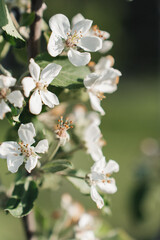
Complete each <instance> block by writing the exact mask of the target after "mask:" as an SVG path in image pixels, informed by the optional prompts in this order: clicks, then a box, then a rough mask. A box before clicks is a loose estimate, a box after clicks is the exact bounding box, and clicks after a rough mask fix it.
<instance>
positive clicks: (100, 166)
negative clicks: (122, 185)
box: [91, 157, 106, 174]
mask: <svg viewBox="0 0 160 240" xmlns="http://www.w3.org/2000/svg"><path fill="white" fill-rule="evenodd" d="M105 167H106V160H105V157H102V158H101V159H100V160H99V161H97V162H95V164H93V166H92V167H91V172H96V173H98V174H103V173H104V170H105Z"/></svg>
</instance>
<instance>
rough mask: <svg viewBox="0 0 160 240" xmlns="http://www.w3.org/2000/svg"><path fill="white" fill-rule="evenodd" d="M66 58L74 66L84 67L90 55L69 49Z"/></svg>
mask: <svg viewBox="0 0 160 240" xmlns="http://www.w3.org/2000/svg"><path fill="white" fill-rule="evenodd" d="M68 58H69V61H70V62H71V63H72V64H73V65H74V66H85V65H86V64H88V63H89V61H90V59H91V55H90V53H86V52H84V53H80V52H78V51H76V50H73V49H70V50H69V51H68Z"/></svg>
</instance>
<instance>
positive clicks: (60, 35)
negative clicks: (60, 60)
mask: <svg viewBox="0 0 160 240" xmlns="http://www.w3.org/2000/svg"><path fill="white" fill-rule="evenodd" d="M91 25H92V21H91V20H88V19H83V20H82V21H79V22H78V23H76V24H75V25H74V26H73V28H72V30H71V27H70V23H69V20H68V18H67V17H66V16H65V15H63V14H56V15H54V16H52V17H51V18H50V20H49V26H50V28H51V30H52V34H51V36H50V39H49V42H48V52H49V54H50V55H51V56H53V57H56V56H58V55H59V54H61V53H62V51H63V50H65V51H66V52H67V55H68V58H69V61H70V62H71V63H72V64H73V65H75V66H84V65H86V64H87V63H88V62H89V61H90V59H91V56H90V53H88V52H80V51H79V49H82V50H84V51H89V52H96V51H98V50H99V49H101V48H102V40H101V39H100V38H98V37H97V36H86V33H87V32H88V31H89V29H90V27H91Z"/></svg>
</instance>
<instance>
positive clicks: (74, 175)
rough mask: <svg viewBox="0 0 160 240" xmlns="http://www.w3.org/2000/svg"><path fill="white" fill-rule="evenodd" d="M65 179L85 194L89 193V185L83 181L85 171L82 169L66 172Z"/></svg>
mask: <svg viewBox="0 0 160 240" xmlns="http://www.w3.org/2000/svg"><path fill="white" fill-rule="evenodd" d="M67 174H68V177H67V180H68V181H69V182H71V183H72V184H73V185H74V186H75V187H76V188H77V189H79V191H80V192H81V193H83V194H85V195H89V194H90V187H89V185H88V184H87V183H86V181H85V176H86V173H85V172H84V171H82V170H71V171H69V172H68V173H67Z"/></svg>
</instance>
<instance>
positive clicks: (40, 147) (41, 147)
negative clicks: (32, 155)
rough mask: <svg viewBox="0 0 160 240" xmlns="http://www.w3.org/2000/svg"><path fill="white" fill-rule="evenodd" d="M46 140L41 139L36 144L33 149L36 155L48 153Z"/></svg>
mask: <svg viewBox="0 0 160 240" xmlns="http://www.w3.org/2000/svg"><path fill="white" fill-rule="evenodd" d="M48 147H49V146H48V140H47V139H43V140H41V141H39V142H38V144H37V146H36V147H35V148H34V150H35V152H37V153H45V152H47V151H48Z"/></svg>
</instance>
